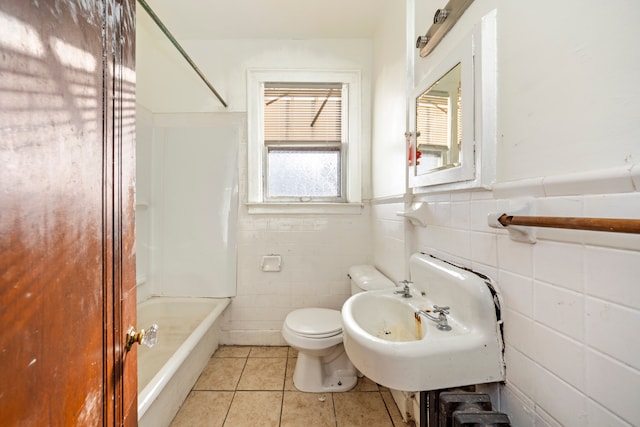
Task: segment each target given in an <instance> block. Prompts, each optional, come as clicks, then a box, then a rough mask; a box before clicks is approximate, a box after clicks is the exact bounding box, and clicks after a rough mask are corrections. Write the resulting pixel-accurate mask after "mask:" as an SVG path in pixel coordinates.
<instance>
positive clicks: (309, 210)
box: [247, 203, 364, 215]
mask: <svg viewBox="0 0 640 427" xmlns="http://www.w3.org/2000/svg"><path fill="white" fill-rule="evenodd" d="M363 207H364V205H363V204H362V203H247V209H248V211H249V214H250V215H269V214H287V215H318V214H320V215H329V214H337V215H360V214H361V213H362V209H363Z"/></svg>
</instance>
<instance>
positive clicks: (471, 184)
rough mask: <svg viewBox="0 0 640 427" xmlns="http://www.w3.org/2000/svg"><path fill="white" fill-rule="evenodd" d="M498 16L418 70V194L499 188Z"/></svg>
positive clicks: (414, 170)
mask: <svg viewBox="0 0 640 427" xmlns="http://www.w3.org/2000/svg"><path fill="white" fill-rule="evenodd" d="M496 16H497V15H496V11H495V10H493V11H491V12H489V13H488V14H486V15H485V16H483V17H482V19H481V20H480V21H479V22H478V23H477V24H476V25H474V27H473V30H472V31H471V32H469V33H467V34H466V35H465V36H463V37H462V38H461V39H460V41H459V42H458V43H457V44H455V45H451V44H446V43H441V44H440V45H439V46H438V48H437V49H434V50H433V52H431V53H430V54H429V60H428V61H419V62H416V64H415V69H414V71H415V79H416V85H415V89H414V90H413V91H412V93H411V98H410V102H409V107H410V111H409V129H408V132H407V135H408V136H409V139H408V141H407V143H408V149H409V154H408V176H409V186H410V187H411V188H413V189H414V190H413V192H414V193H427V192H431V191H443V190H446V191H449V190H457V189H469V188H479V187H482V188H491V186H492V185H493V183H494V182H495V177H496V139H497V138H496V135H497V62H498V61H497V37H496V27H497V24H496ZM449 46H453V47H449ZM416 135H418V136H416Z"/></svg>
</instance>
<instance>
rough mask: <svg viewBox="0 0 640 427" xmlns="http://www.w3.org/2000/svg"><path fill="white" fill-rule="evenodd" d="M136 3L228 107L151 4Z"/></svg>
mask: <svg viewBox="0 0 640 427" xmlns="http://www.w3.org/2000/svg"><path fill="white" fill-rule="evenodd" d="M138 3H140V6H142V8H143V9H144V10H145V11H146V12H147V13H148V14H149V16H150V17H151V19H153V21H154V22H155V23H156V25H157V26H158V27H159V28H160V30H161V31H162V32H163V33H164V35H165V36H167V38H168V39H169V41H170V42H171V44H173V46H174V47H175V48H176V49H178V52H180V54H182V56H183V57H184V59H186V60H187V62H188V63H189V65H191V68H193V70H194V71H195V72H196V74H198V76H200V78H201V79H202V81H203V82H204V84H206V85H207V87H208V88H209V89H211V92H213V94H214V95H215V96H216V98H218V101H220V102H221V103H222V105H224V106H225V108H227V107H228V106H227V103H226V102H224V99H222V97H221V96H220V94H219V93H218V91H216V89H215V88H214V87H213V85H212V84H211V83H209V80H207V78H206V77H205V76H204V74H203V73H202V71H200V68H198V66H197V65H196V64H195V62H193V60H192V59H191V57H190V56H189V55H188V54H187V52H186V51H185V50H184V49H183V48H182V46H180V43H178V41H177V40H176V39H175V37H173V34H171V32H170V31H169V30H168V29H167V27H165V25H164V24H163V23H162V21H161V20H160V18H158V15H156V14H155V12H154V11H153V9H151V6H149V5H148V4H147V2H146V1H145V0H138Z"/></svg>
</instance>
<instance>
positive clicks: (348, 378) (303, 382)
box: [293, 344, 358, 393]
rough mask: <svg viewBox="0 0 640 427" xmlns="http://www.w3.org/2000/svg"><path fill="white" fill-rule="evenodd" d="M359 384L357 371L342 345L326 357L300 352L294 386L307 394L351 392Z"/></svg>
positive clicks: (333, 348)
mask: <svg viewBox="0 0 640 427" xmlns="http://www.w3.org/2000/svg"><path fill="white" fill-rule="evenodd" d="M357 382H358V377H357V371H356V368H355V367H354V366H353V364H352V363H351V361H350V360H349V358H348V357H347V353H346V352H345V351H344V346H343V345H342V344H339V345H336V346H334V347H332V348H331V349H328V352H327V353H326V354H325V355H320V354H318V352H315V351H312V352H309V353H307V352H305V351H304V350H303V351H298V360H296V367H295V369H294V370H293V385H294V386H295V387H296V389H298V390H300V391H304V392H307V393H330V392H331V393H333V392H343V391H349V390H351V389H352V388H353V387H355V385H356V383H357Z"/></svg>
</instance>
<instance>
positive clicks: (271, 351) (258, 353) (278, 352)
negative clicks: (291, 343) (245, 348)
mask: <svg viewBox="0 0 640 427" xmlns="http://www.w3.org/2000/svg"><path fill="white" fill-rule="evenodd" d="M288 352H289V348H288V347H251V353H249V357H287V354H288Z"/></svg>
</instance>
